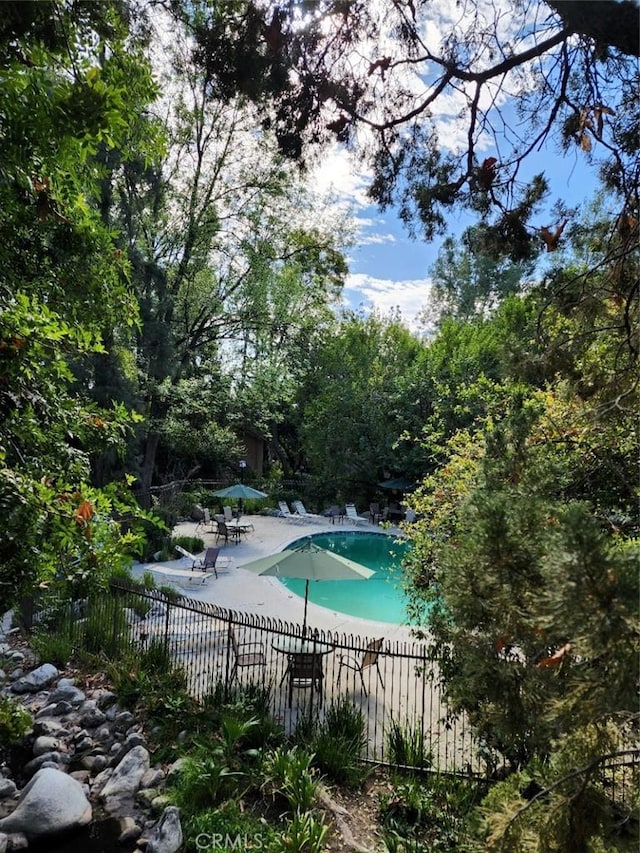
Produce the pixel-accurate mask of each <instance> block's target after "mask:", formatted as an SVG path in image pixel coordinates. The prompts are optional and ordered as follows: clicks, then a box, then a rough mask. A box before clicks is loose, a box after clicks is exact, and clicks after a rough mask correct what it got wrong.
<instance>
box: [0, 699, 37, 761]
mask: <svg viewBox="0 0 640 853" xmlns="http://www.w3.org/2000/svg"><path fill="white" fill-rule="evenodd" d="M31 722H32V720H31V714H30V713H29V712H28V711H27V710H26V709H25V708H23V707H22V705H19V704H18V703H17V702H15V701H14V700H13V699H10V698H9V697H8V696H1V697H0V747H2V748H3V749H7V748H9V747H12V746H16V745H17V744H19V743H20V741H21V740H22V738H23V737H24V736H25V735H26V733H27V732H28V731H29V729H30V728H31Z"/></svg>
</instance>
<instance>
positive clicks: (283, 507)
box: [278, 501, 303, 521]
mask: <svg viewBox="0 0 640 853" xmlns="http://www.w3.org/2000/svg"><path fill="white" fill-rule="evenodd" d="M278 506H279V507H280V517H281V518H286V519H287V521H303V519H302V518H300V516H299V515H294V514H293V513H292V512H291V510H290V509H289V507H288V505H287V504H286V503H285V501H278Z"/></svg>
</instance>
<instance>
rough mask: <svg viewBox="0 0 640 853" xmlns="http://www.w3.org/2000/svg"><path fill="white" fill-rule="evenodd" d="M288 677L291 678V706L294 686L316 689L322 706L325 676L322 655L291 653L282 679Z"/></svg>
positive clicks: (290, 704) (289, 697)
mask: <svg viewBox="0 0 640 853" xmlns="http://www.w3.org/2000/svg"><path fill="white" fill-rule="evenodd" d="M287 677H288V678H289V689H288V703H289V707H290V708H291V707H292V705H293V690H294V688H296V689H305V688H307V689H309V688H310V689H311V691H312V692H313V690H316V691H317V693H318V697H319V701H318V705H319V707H322V681H323V678H324V673H323V671H322V655H319V654H313V653H311V652H310V653H296V654H291V655H289V662H288V664H287V668H286V670H285V673H284V675H283V677H282V681H284V680H285V678H287ZM280 683H282V682H280Z"/></svg>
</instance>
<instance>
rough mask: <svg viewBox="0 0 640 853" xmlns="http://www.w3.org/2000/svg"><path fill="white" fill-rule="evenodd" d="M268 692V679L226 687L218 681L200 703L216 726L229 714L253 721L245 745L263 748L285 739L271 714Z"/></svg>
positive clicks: (269, 687)
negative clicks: (266, 680) (264, 681)
mask: <svg viewBox="0 0 640 853" xmlns="http://www.w3.org/2000/svg"><path fill="white" fill-rule="evenodd" d="M271 695H272V685H271V683H269V682H267V683H263V682H254V681H250V682H248V683H247V684H243V685H240V684H234V685H233V686H231V687H230V688H229V687H228V686H226V685H225V683H224V681H219V682H218V683H217V684H216V685H215V687H214V689H213V691H212V692H211V693H209V694H207V695H206V696H205V697H204V699H203V703H202V704H203V708H204V709H205V711H206V712H208V713H209V714H210V715H211V719H212V720H216V721H217V724H218V725H221V724H222V721H223V719H225V718H229V717H230V716H235V717H236V718H237V719H239V720H241V721H246V720H250V719H253V720H256V721H257V722H256V725H255V726H254V727H252V728H251V730H250V731H249V732H248V733H247V738H248V740H247V746H249V747H252V748H256V749H262V748H264V747H267V746H270V747H273V746H276V745H277V744H279V743H282V741H283V739H284V728H283V726H282V725H281V724H280V723H278V722H276V721H275V720H274V719H273V715H272V713H271Z"/></svg>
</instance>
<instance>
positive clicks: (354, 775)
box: [296, 696, 370, 788]
mask: <svg viewBox="0 0 640 853" xmlns="http://www.w3.org/2000/svg"><path fill="white" fill-rule="evenodd" d="M296 735H297V736H298V737H300V738H302V739H303V742H304V740H305V739H306V740H307V742H308V744H309V749H310V750H311V751H312V752H313V755H314V758H313V764H314V766H315V767H317V768H318V770H319V771H320V772H321V773H322V774H323V775H325V776H327V777H328V778H329V779H331V780H332V781H333V782H335V783H336V784H338V785H345V786H346V787H349V788H356V787H359V786H361V785H362V784H363V782H364V781H365V779H366V778H367V776H368V775H369V772H370V770H369V768H368V767H367V766H366V765H365V764H363V762H362V761H361V757H362V752H363V749H364V747H365V745H366V722H365V719H364V715H363V713H362V711H361V709H360V708H358V707H357V706H356V705H354V703H353V702H351V701H350V700H349V699H348V698H347V697H346V696H342V697H339V698H338V699H336V700H334V701H332V703H331V704H330V706H329V707H328V708H327V710H326V713H325V715H324V718H323V720H322V722H321V724H320V725H319V726H317V727H316V726H313V727H312V728H311V730H310V732H306V733H305V732H304V730H303V729H301V728H300V729H299V730H298V731H297V732H296Z"/></svg>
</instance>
